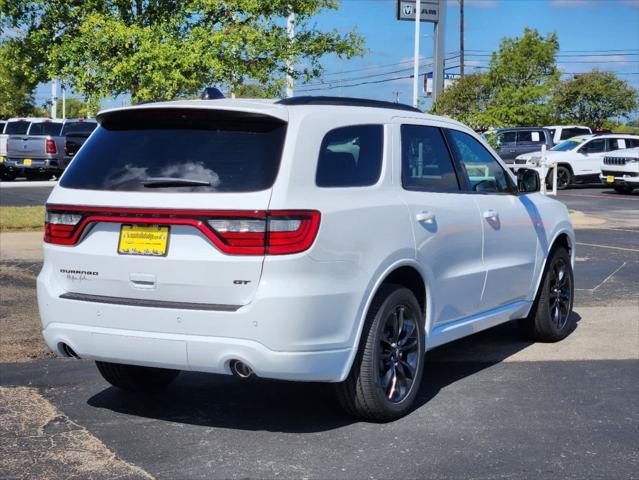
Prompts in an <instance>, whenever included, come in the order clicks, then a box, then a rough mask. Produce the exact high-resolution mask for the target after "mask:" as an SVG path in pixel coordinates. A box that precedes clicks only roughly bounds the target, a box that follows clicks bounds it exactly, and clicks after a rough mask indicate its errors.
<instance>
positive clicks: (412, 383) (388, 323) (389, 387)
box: [335, 284, 425, 422]
mask: <svg viewBox="0 0 639 480" xmlns="http://www.w3.org/2000/svg"><path fill="white" fill-rule="evenodd" d="M400 312H401V315H402V318H403V322H402V325H401V326H399V327H398V325H399V322H400ZM410 325H412V328H411V327H410ZM397 330H399V332H397ZM424 342H425V335H424V314H423V313H422V309H421V308H420V306H419V303H418V302H417V299H416V298H415V295H413V292H411V291H410V290H409V289H407V288H404V287H402V286H400V285H395V284H385V285H382V287H381V288H380V291H379V292H378V293H377V295H376V296H375V298H374V300H373V302H372V304H371V306H370V308H369V311H368V314H367V315H366V321H365V323H364V328H363V331H362V337H361V340H360V346H359V350H358V352H357V356H356V357H355V361H354V362H353V366H352V367H351V371H350V373H349V375H348V377H347V379H346V380H345V381H344V382H341V383H338V384H336V385H335V388H336V393H337V398H338V400H339V402H340V404H341V405H342V407H343V408H344V410H345V411H346V412H347V413H349V414H350V415H352V416H355V417H360V418H363V419H366V420H372V421H377V422H383V421H389V420H394V419H396V418H399V417H402V416H404V415H406V414H407V413H408V412H409V411H410V410H411V408H412V406H413V403H414V401H415V397H416V396H417V392H418V390H419V385H420V383H421V378H422V373H423V370H424ZM409 347H410V348H409ZM397 385H399V388H398V387H397Z"/></svg>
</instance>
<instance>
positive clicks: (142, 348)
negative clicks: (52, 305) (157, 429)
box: [43, 323, 351, 382]
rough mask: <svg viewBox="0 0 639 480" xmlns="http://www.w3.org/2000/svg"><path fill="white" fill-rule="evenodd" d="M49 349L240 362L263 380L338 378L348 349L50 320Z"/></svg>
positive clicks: (206, 364)
mask: <svg viewBox="0 0 639 480" xmlns="http://www.w3.org/2000/svg"><path fill="white" fill-rule="evenodd" d="M43 335H44V339H45V341H46V342H47V345H48V346H49V348H51V350H53V351H54V352H56V353H58V354H62V349H61V345H62V344H63V343H65V344H67V345H69V346H70V347H71V348H72V349H73V350H74V351H75V352H76V353H77V354H78V356H80V357H81V358H91V359H95V360H104V361H111V362H118V363H126V364H132V365H144V366H151V367H162V368H173V369H177V370H194V371H199V372H212V373H222V374H230V373H231V370H230V367H229V364H230V363H231V361H232V360H240V361H242V362H244V363H245V364H247V365H249V366H250V367H251V368H252V369H253V371H254V372H255V374H256V375H257V376H259V377H264V378H276V379H282V380H299V381H325V382H331V381H339V380H341V378H340V377H341V374H342V371H343V369H344V365H345V364H346V362H347V361H348V358H349V355H350V352H351V350H350V349H338V350H324V351H310V352H277V351H273V350H270V349H268V348H266V347H265V346H264V345H262V344H260V343H259V342H256V341H252V340H245V339H235V338H222V337H205V336H198V335H178V334H161V333H151V332H140V331H136V330H120V329H114V328H102V327H89V326H82V325H74V324H70V323H51V324H49V325H47V327H46V328H45V329H44V330H43Z"/></svg>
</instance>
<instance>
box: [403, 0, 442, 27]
mask: <svg viewBox="0 0 639 480" xmlns="http://www.w3.org/2000/svg"><path fill="white" fill-rule="evenodd" d="M415 10H417V9H416V8H415V0H397V20H412V21H415ZM421 10H422V12H421V15H420V21H422V22H438V21H439V2H438V1H433V0H422V2H421Z"/></svg>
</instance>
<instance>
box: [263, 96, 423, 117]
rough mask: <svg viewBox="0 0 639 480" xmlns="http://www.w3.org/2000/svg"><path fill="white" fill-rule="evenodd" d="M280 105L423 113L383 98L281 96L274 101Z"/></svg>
mask: <svg viewBox="0 0 639 480" xmlns="http://www.w3.org/2000/svg"><path fill="white" fill-rule="evenodd" d="M275 103H277V104H280V105H342V106H349V107H373V108H388V109H391V110H405V111H407V112H418V113H424V112H422V111H421V110H420V109H418V108H415V107H411V106H410V105H406V104H404V103H394V102H385V101H383V100H371V99H368V98H353V97H328V96H319V95H318V96H312V95H308V96H302V97H289V98H283V99H281V100H278V101H277V102H275Z"/></svg>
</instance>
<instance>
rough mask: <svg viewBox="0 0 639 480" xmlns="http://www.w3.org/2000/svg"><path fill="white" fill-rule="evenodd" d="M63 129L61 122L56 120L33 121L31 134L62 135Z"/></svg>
mask: <svg viewBox="0 0 639 480" xmlns="http://www.w3.org/2000/svg"><path fill="white" fill-rule="evenodd" d="M61 130H62V124H61V123H54V122H38V123H32V124H31V128H30V129H29V135H52V136H54V137H56V136H58V135H60V131H61Z"/></svg>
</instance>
